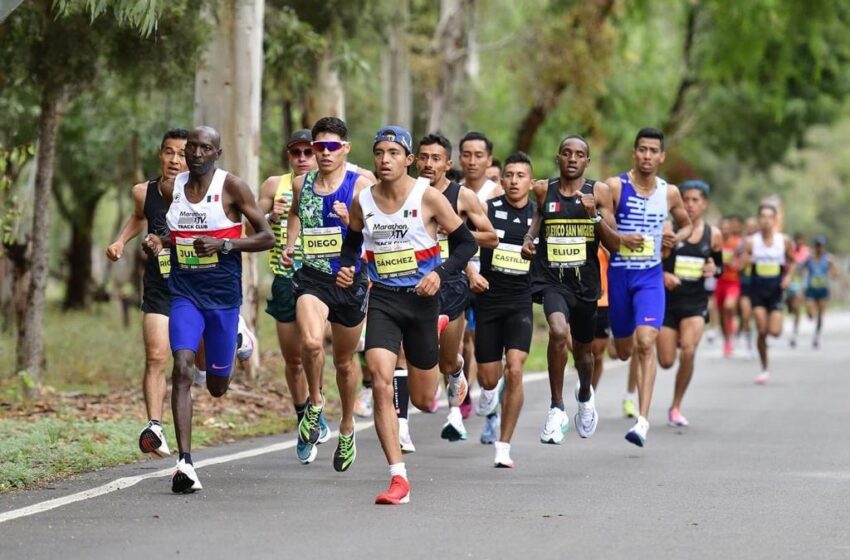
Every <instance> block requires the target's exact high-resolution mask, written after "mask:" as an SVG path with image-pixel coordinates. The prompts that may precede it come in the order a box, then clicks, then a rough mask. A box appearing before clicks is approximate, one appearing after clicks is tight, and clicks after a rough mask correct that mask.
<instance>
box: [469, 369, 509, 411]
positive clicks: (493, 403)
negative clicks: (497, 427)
mask: <svg viewBox="0 0 850 560" xmlns="http://www.w3.org/2000/svg"><path fill="white" fill-rule="evenodd" d="M504 385H505V378H504V377H500V378H499V382H498V383H496V386H495V387H493V388H492V389H485V388H483V387H482V388H481V394H480V395H478V402H476V403H475V414H476V416H490V415H491V414H493V413H494V412H496V407H498V406H499V399H500V398H501V396H502V387H503V386H504Z"/></svg>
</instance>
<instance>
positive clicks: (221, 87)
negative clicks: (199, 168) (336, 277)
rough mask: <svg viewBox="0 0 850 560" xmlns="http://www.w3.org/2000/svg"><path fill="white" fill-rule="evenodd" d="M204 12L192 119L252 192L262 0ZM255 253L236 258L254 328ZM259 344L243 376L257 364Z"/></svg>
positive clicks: (224, 2)
mask: <svg viewBox="0 0 850 560" xmlns="http://www.w3.org/2000/svg"><path fill="white" fill-rule="evenodd" d="M207 16H208V17H209V18H211V19H212V21H213V25H214V28H215V30H216V32H215V33H214V34H213V37H212V40H210V41H209V42H208V43H207V47H206V53H205V56H204V61H203V63H202V64H201V65H200V66H199V67H198V69H197V73H196V75H195V123H196V124H199V125H200V124H204V125H208V126H213V127H215V128H216V129H218V131H219V132H220V133H221V147H222V149H223V156H222V159H221V160H219V166H220V167H222V168H223V169H226V170H227V171H229V172H231V173H233V174H234V175H238V176H239V177H241V178H242V179H244V180H245V182H246V183H248V185H249V186H250V187H251V189H252V190H253V191H254V194H255V195H256V193H257V189H258V183H259V173H260V169H259V163H260V160H259V154H260V113H261V99H260V97H261V93H262V74H263V0H218V1H216V2H212V3H211V4H210V5H209V8H208V12H207ZM256 261H257V259H256V255H254V254H252V253H246V254H245V255H244V256H243V261H242V265H243V266H242V293H243V303H242V310H241V312H242V315H243V316H244V317H245V320H246V321H247V322H248V324H249V325H250V326H251V327H252V328H253V329H254V330H255V331H256V326H257V312H258V304H259V301H258V293H257V263H256ZM259 354H260V353H259V348H256V349H255V351H254V354H253V357H252V359H251V363H252V366H253V367H251V368H249V376H250V377H253V376H254V370H255V369H256V367H257V366H259Z"/></svg>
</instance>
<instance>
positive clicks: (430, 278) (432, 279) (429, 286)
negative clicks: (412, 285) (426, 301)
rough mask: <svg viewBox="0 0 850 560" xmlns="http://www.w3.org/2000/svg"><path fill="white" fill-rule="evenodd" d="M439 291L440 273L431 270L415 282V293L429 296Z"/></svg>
mask: <svg viewBox="0 0 850 560" xmlns="http://www.w3.org/2000/svg"><path fill="white" fill-rule="evenodd" d="M439 291H440V275H439V274H437V273H436V272H434V271H433V270H432V271H431V272H429V273H428V274H426V275H425V277H424V278H422V280H420V281H419V283H418V284H416V295H418V296H422V297H431V296H433V295H434V294H436V293H437V292H439Z"/></svg>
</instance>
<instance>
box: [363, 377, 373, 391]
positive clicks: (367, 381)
mask: <svg viewBox="0 0 850 560" xmlns="http://www.w3.org/2000/svg"><path fill="white" fill-rule="evenodd" d="M363 388H364V389H371V388H372V378H371V377H370V378H369V379H366V378H365V377H364V378H363Z"/></svg>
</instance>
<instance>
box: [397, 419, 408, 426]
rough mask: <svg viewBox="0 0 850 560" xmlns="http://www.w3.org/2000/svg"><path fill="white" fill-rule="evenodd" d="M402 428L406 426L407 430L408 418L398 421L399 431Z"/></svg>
mask: <svg viewBox="0 0 850 560" xmlns="http://www.w3.org/2000/svg"><path fill="white" fill-rule="evenodd" d="M402 426H404V427H405V428H406V427H407V418H399V419H398V427H399V429H401V427H402Z"/></svg>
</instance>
